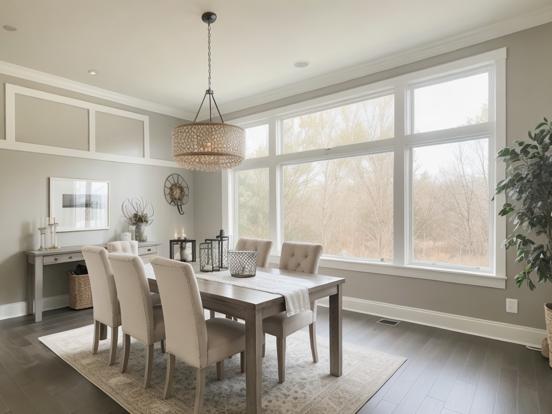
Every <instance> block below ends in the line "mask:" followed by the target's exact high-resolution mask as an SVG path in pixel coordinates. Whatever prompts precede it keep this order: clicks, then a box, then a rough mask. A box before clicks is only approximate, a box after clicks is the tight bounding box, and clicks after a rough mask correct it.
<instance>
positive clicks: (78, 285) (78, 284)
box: [69, 273, 92, 310]
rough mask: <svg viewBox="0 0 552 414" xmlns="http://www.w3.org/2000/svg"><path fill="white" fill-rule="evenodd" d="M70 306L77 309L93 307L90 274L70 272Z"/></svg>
mask: <svg viewBox="0 0 552 414" xmlns="http://www.w3.org/2000/svg"><path fill="white" fill-rule="evenodd" d="M69 307H70V308H71V309H77V310H78V309H87V308H91V307H92V291H91V290H90V278H89V277H88V275H76V274H74V273H69Z"/></svg>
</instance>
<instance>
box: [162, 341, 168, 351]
mask: <svg viewBox="0 0 552 414" xmlns="http://www.w3.org/2000/svg"><path fill="white" fill-rule="evenodd" d="M161 352H162V353H163V354H164V353H165V352H167V349H166V348H165V340H164V339H162V340H161Z"/></svg>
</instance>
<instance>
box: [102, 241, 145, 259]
mask: <svg viewBox="0 0 552 414" xmlns="http://www.w3.org/2000/svg"><path fill="white" fill-rule="evenodd" d="M107 251H108V252H109V253H126V254H133V255H134V256H138V242H137V241H136V240H130V241H112V242H109V243H107Z"/></svg>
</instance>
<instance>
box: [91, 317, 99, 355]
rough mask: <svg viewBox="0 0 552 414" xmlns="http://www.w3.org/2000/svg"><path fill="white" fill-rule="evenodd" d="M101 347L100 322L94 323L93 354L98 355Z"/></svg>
mask: <svg viewBox="0 0 552 414" xmlns="http://www.w3.org/2000/svg"><path fill="white" fill-rule="evenodd" d="M99 345H100V322H98V321H94V340H93V341H92V353H93V354H97V353H98V346H99Z"/></svg>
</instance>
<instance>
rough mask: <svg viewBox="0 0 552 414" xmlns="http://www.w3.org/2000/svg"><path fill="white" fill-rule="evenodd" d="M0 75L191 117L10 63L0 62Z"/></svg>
mask: <svg viewBox="0 0 552 414" xmlns="http://www.w3.org/2000/svg"><path fill="white" fill-rule="evenodd" d="M0 73H2V74H4V75H8V76H13V77H16V78H20V79H25V80H28V81H33V82H38V83H42V84H44V85H48V86H53V87H56V88H61V89H65V90H68V91H72V92H77V93H81V94H83V95H88V96H93V97H95V98H100V99H105V100H107V101H111V102H116V103H119V104H122V105H127V106H130V107H132V108H137V109H142V110H144V111H149V112H155V113H158V114H163V115H169V116H173V117H176V118H181V119H190V117H193V115H192V114H191V112H188V111H186V110H184V109H181V108H176V107H172V106H168V105H163V104H159V103H156V102H151V101H147V100H145V99H140V98H136V97H133V96H129V95H124V94H121V93H118V92H114V91H111V90H108V89H103V88H99V87H97V86H92V85H89V84H87V83H82V82H77V81H74V80H71V79H68V78H64V77H61V76H57V75H52V74H50V73H46V72H41V71H39V70H35V69H31V68H27V67H25V66H20V65H16V64H14V63H10V62H5V61H0Z"/></svg>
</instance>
